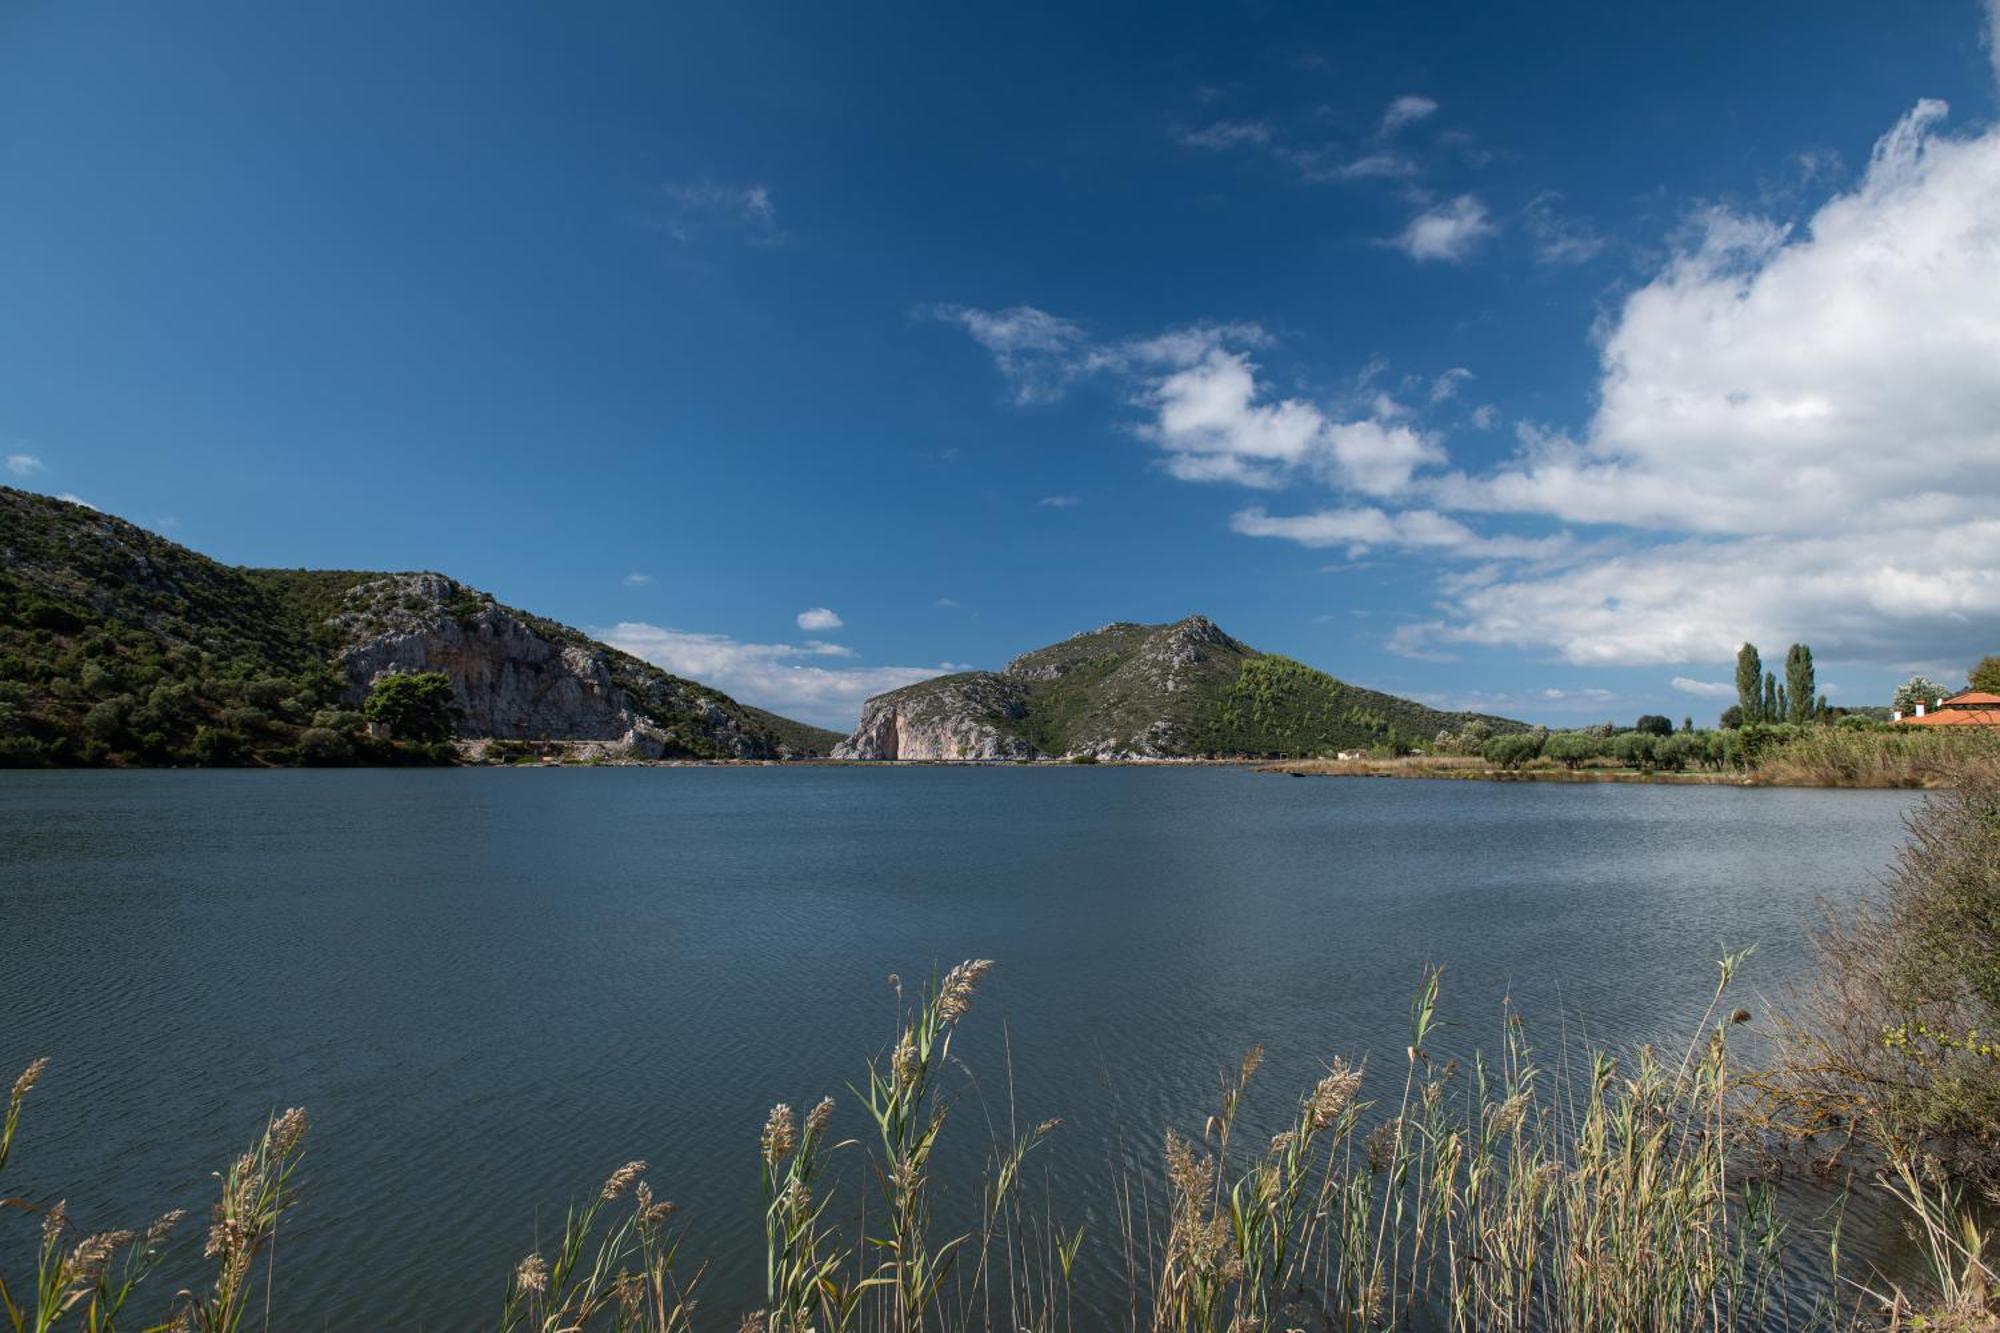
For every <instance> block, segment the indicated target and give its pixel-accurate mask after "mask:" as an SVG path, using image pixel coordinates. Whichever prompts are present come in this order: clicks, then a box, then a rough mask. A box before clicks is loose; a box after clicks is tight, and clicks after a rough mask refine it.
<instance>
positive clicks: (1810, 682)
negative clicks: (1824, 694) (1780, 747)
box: [1785, 643, 1818, 722]
mask: <svg viewBox="0 0 2000 1333" xmlns="http://www.w3.org/2000/svg"><path fill="white" fill-rule="evenodd" d="M1785 685H1786V687H1787V688H1788V690H1789V692H1790V696H1791V709H1790V710H1789V712H1788V713H1787V714H1786V716H1788V717H1789V718H1790V719H1791V720H1792V721H1794V722H1810V721H1812V715H1813V696H1814V695H1815V694H1817V693H1818V690H1817V688H1816V682H1815V681H1814V679H1813V660H1812V649H1811V648H1809V647H1808V646H1806V645H1805V644H1803V643H1795V644H1793V645H1792V646H1791V647H1790V648H1789V649H1788V650H1787V651H1786V653H1785Z"/></svg>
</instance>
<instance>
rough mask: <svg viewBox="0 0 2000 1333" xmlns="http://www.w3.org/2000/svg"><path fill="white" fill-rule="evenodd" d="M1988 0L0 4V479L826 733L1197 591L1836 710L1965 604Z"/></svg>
mask: <svg viewBox="0 0 2000 1333" xmlns="http://www.w3.org/2000/svg"><path fill="white" fill-rule="evenodd" d="M1524 10H1525V11H1527V12H1523V11H1524ZM1994 14H1995V11H1994V9H1993V8H1992V7H1991V3H1990V0H1989V3H1977V2H1974V0H1963V2H1948V0H1939V2H1938V3H1935V4H1925V5H1908V6H1893V7H1885V6H1881V5H1876V4H1861V3H1849V4H1827V3H1803V2H1801V3H1777V4H1770V5H1761V6H1753V7H1748V9H1747V10H1746V7H1744V6H1740V5H1721V4H1687V3H1683V4H1676V5H1671V6H1666V5H1662V6H1648V7H1643V8H1642V7H1637V6H1607V5H1598V4H1581V3H1578V4H1544V5H1540V6H1531V7H1523V6H1513V5H1507V6H1501V5H1492V6H1483V7H1473V6H1444V5H1435V4H1407V3H1404V4H1387V3H1385V4H1376V5H1359V4H1348V5H1341V6H1329V5H1323V4H1315V5H1277V4H1219V5H1209V6H1201V7H1196V8H1174V7H1168V6H1162V5H1158V4H1146V5H1137V4H1133V5H1098V6H1076V5H1037V4H1018V3H1017V4H1010V5H1006V6H981V7H970V6H958V5H896V6H871V7H847V6H808V5H784V6H779V5H768V4H758V3H732V4H728V5H716V6H709V7H703V8H695V7H691V6H662V5H638V4H633V5H620V4H612V3H606V4H600V5H590V6H553V5H541V6H522V5H496V4H482V5H470V4H467V5H451V4H433V5H423V6H411V5H402V4H360V3H357V4H346V5H340V6H325V7H302V6H275V5H268V4H249V3H245V4H236V5H231V4H214V3H190V4H184V5H176V6H171V7H168V6H110V5H100V4H94V3H88V2H86V0H70V2H69V3H61V4H56V3H24V4H16V5H12V6H9V7H7V8H6V9H5V10H4V12H0V183H4V184H3V185H0V188H4V190H5V196H6V207H5V208H4V209H0V455H4V460H5V466H6V469H7V471H6V473H5V474H0V480H5V481H7V482H9V483H11V484H15V485H22V486H27V487H30V488H32V489H38V490H44V491H48V492H50V493H59V494H69V495H73V496H76V497H79V498H81V499H82V500H84V501H86V502H88V503H90V504H93V505H96V506H98V507H100V508H103V509H105V510H108V511H111V512H115V513H118V514H121V515H123V516H125V517H128V518H130V519H132V520H134V521H136V522H139V523H141V524H144V525H146V526H148V527H153V528H155V529H158V530H160V531H163V532H165V533H167V534H168V535H170V536H172V537H174V538H175V539H177V540H180V541H184V542H186V543H188V544H190V545H192V546H195V547H197V548H198V549H201V550H203V551H206V552H208V553H210V554H213V555H215V556H217V557H218V558H221V559H224V560H228V561H232V562H237V563H243V564H254V565H289V566H318V567H358V568H436V569H442V570H445V571H447V572H449V573H452V574H454V575H456V576H458V577H460V578H463V579H465V580H466V581H468V582H471V583H473V584H475V585H478V586H481V587H484V588H487V589H489V590H491V591H493V592H494V593H496V594H497V595H498V596H500V597H501V598H502V599H503V600H506V601H508V602H511V603H514V604H517V605H520V606H524V607H528V608H531V609H533V610H536V611H538V612H541V613H544V614H548V615H552V616H556V617H558V618H561V619H564V620H567V621H569V622H571V623H574V624H578V625H581V626H585V627H589V628H591V629H593V630H595V631H597V632H599V633H601V634H604V635H606V636H607V637H611V638H613V639H614V640H615V641H617V642H619V643H621V644H624V645H625V646H628V647H630V648H632V649H634V650H635V651H640V652H642V653H644V654H646V655H648V656H650V657H653V658H654V659H655V660H658V661H660V662H661V663H662V664H664V665H667V666H669V667H671V668H673V669H676V670H680V671H683V672H686V673H689V674H693V675H696V676H699V677H701V678H703V679H707V680H710V681H712V682H713V683H715V684H717V685H720V686H721V687H723V688H725V689H728V690H731V691H732V692H734V693H736V694H738V695H739V696H740V697H743V698H745V699H747V700H749V701H751V702H755V703H760V704H764V705H767V706H770V707H775V708H779V709H782V710H785V711H789V712H792V713H794V714H796V715H799V716H802V717H807V718H811V719H812V720H815V721H820V722H823V723H826V724H829V725H836V726H840V725H845V724H846V723H848V722H849V721H851V719H852V717H853V715H854V713H855V711H856V710H857V708H858V705H859V703H860V701H861V699H862V698H863V697H865V696H866V695H867V694H869V693H873V692H875V691H877V690H879V689H881V688H885V687H888V686H891V685H895V684H901V683H904V682H906V681H908V680H911V679H915V678H918V677H919V676H921V675H923V674H925V673H928V672H934V671H936V670H938V669H939V668H940V667H941V666H944V665H946V664H951V665H958V664H972V665H979V666H998V665H1000V664H1002V663H1003V662H1004V661H1005V660H1006V659H1007V658H1008V657H1009V656H1011V655H1012V654H1013V653H1015V652H1017V651H1020V650H1023V649H1026V648H1029V647H1033V646H1037V645H1039V644H1042V643H1044V642H1047V641H1049V640H1052V639H1055V638H1059V637H1062V636H1064V635H1067V634H1070V633H1073V632H1075V631H1077V630H1079V629H1084V628H1088V627H1092V626H1095V625H1097V624H1101V623H1103V622H1106V621H1109V620H1114V619H1138V620H1164V619H1173V618H1176V617H1178V616H1180V615H1183V614H1186V613H1188V612H1191V611H1201V612H1205V613H1206V614H1208V615H1210V616H1212V617H1213V618H1215V619H1216V620H1217V621H1218V622H1219V623H1221V624H1222V625H1223V626H1224V627H1225V628H1227V629H1229V630H1231V631H1232V632H1233V633H1235V634H1237V635H1238V636H1239V637H1242V638H1244V639H1246V640H1248V641H1249V642H1251V643H1252V644H1254V645H1256V646H1258V647H1261V648H1265V649H1267V650H1272V651H1279V652H1284V653H1287V654H1290V655H1292V656H1295V657H1298V658H1300V659H1302V660H1304V661H1306V662H1309V663H1312V664H1313V665H1315V666H1319V667H1321V668H1323V669H1326V670H1329V671H1332V672H1334V673H1335V674H1337V675H1340V676H1342V677H1345V678H1348V679H1351V680H1355V681H1357V682H1361V683H1364V684H1368V685H1372V686H1376V687H1380V688H1384V689H1390V690H1394V691H1397V692H1400V693H1405V694H1410V695H1413V696H1416V697H1419V698H1424V699H1428V700H1431V701H1434V702H1437V703H1440V704H1445V705H1451V706H1477V707H1484V708H1490V709H1494V710H1497V711H1501V712H1506V713H1510V714H1513V715H1516V716H1521V717H1527V718H1532V719H1536V720H1541V721H1547V722H1551V723H1557V724H1562V723H1571V724H1573V723H1578V722H1583V721H1591V720H1597V719H1600V718H1614V717H1615V718H1623V719H1629V718H1630V717H1631V716H1632V715H1635V714H1637V713H1639V712H1642V711H1648V712H1653V711H1657V712H1666V713H1669V714H1672V715H1674V716H1676V717H1678V716H1679V715H1681V714H1683V713H1692V714H1694V715H1695V716H1696V717H1697V718H1698V719H1700V720H1704V721H1706V720H1708V719H1712V718H1713V717H1714V715H1715V713H1716V712H1717V711H1718V709H1719V708H1720V707H1721V706H1722V704H1723V703H1725V702H1727V700H1726V699H1723V698H1720V697H1718V696H1719V694H1720V693H1721V691H1720V689H1719V687H1718V682H1725V681H1727V680H1728V679H1729V656H1730V653H1731V651H1732V650H1733V648H1734V645H1735V644H1736V643H1737V642H1738V641H1740V640H1741V639H1743V638H1746V637H1748V638H1753V639H1756V640H1757V641H1758V642H1759V643H1761V644H1762V645H1763V647H1764V649H1765V653H1766V656H1767V657H1772V656H1775V657H1779V658H1782V655H1783V651H1784V647H1785V644H1786V643H1788V642H1791V641H1792V640H1793V639H1805V640H1806V641H1808V642H1811V643H1812V644H1813V646H1814V648H1815V651H1816V655H1817V657H1818V658H1819V661H1820V665H1821V677H1822V679H1823V680H1824V681H1825V682H1827V683H1828V684H1829V685H1830V686H1831V687H1832V689H1833V691H1834V693H1833V698H1834V701H1835V702H1850V703H1860V702H1875V701H1880V700H1883V699H1885V698H1886V697H1887V695H1888V692H1889V690H1890V688H1891V687H1892V685H1893V683H1894V682H1895V681H1897V680H1899V679H1901V678H1902V676H1904V675H1906V674H1908V673H1909V672H1910V671H1911V670H1914V669H1923V670H1926V671H1928V672H1930V673H1931V674H1934V675H1938V676H1941V677H1943V678H1944V679H1946V680H1947V681H1948V682H1949V681H1952V680H1956V679H1959V678H1960V677H1961V676H1962V674H1963V672H1964V670H1965V668H1966V666H1967V665H1968V664H1969V662H1970V661H1971V660H1973V659H1974V658H1976V657H1977V656H1978V655H1979V654H1980V653H1982V652H1985V651H2000V523H1996V520H1995V515H2000V131H1996V130H1995V128H1994V111H1995V81H1996V64H1995V56H1994V54H1993V51H1992V49H1991V35H1990V34H1991V26H1992V24H1993V23H1994V21H1995V20H1994Z"/></svg>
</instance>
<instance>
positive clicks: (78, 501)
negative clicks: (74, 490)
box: [56, 491, 103, 513]
mask: <svg viewBox="0 0 2000 1333" xmlns="http://www.w3.org/2000/svg"><path fill="white" fill-rule="evenodd" d="M56 499H58V500H64V501H67V502H68V503H70V504H73V505H82V506H83V507H84V508H85V509H88V510H91V511H92V512H94V513H102V512H103V511H102V510H99V509H98V508H97V506H96V505H94V504H92V503H91V502H90V501H88V500H86V499H84V498H83V497H82V496H81V495H72V494H71V493H70V492H68V491H64V492H63V493H62V494H61V495H58V496H57V497H56Z"/></svg>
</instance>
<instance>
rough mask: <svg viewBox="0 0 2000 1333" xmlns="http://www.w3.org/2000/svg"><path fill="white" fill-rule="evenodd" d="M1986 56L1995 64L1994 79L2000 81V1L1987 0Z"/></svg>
mask: <svg viewBox="0 0 2000 1333" xmlns="http://www.w3.org/2000/svg"><path fill="white" fill-rule="evenodd" d="M1986 55H1987V58H1988V59H1990V60H1991V61H1992V62H1993V77H1994V79H1995V80H2000V0H1986Z"/></svg>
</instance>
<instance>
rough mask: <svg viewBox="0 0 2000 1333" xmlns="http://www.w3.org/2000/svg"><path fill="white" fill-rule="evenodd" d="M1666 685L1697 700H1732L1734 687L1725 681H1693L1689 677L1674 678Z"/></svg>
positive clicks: (1734, 693) (1734, 692)
mask: <svg viewBox="0 0 2000 1333" xmlns="http://www.w3.org/2000/svg"><path fill="white" fill-rule="evenodd" d="M1667 684H1669V685H1671V686H1673V687H1674V688H1675V689H1677V690H1679V691H1680V692H1681V693H1682V694H1692V695H1693V696H1694V697H1695V698H1697V699H1734V698H1735V697H1736V687H1735V686H1734V685H1732V684H1730V683H1729V682H1728V681H1726V680H1695V679H1694V678H1693V677H1691V676H1675V677H1674V678H1673V679H1672V680H1670V681H1668V682H1667Z"/></svg>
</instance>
